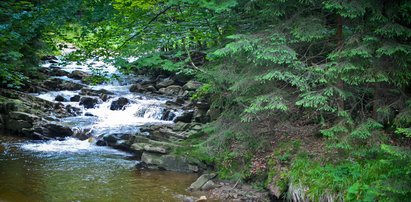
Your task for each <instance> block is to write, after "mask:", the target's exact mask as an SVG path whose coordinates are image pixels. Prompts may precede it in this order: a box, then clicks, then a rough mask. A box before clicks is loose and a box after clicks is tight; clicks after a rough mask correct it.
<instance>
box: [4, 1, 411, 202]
mask: <svg viewBox="0 0 411 202" xmlns="http://www.w3.org/2000/svg"><path fill="white" fill-rule="evenodd" d="M66 44H70V45H73V46H75V47H76V48H77V50H76V51H74V52H71V53H70V54H68V55H66V56H65V57H66V58H67V60H69V61H85V60H86V59H88V58H91V57H99V58H102V59H103V60H104V61H107V62H110V63H112V64H114V65H115V66H116V67H117V69H118V70H119V71H121V72H122V73H124V74H128V75H136V74H140V73H141V72H144V73H147V74H152V75H159V74H165V75H173V76H174V77H183V78H192V79H195V80H197V81H200V82H202V83H203V84H204V85H202V86H201V87H200V88H198V89H197V90H196V91H195V92H193V93H192V94H191V95H190V100H192V101H199V102H200V101H201V102H204V103H209V110H208V112H207V114H208V118H209V120H207V121H204V123H203V124H204V126H203V127H202V131H201V132H200V133H198V134H195V135H193V136H190V137H189V138H187V139H185V140H183V141H182V143H181V144H182V145H183V146H182V147H179V148H178V149H176V150H175V153H176V154H181V155H187V156H189V157H191V158H195V159H198V160H199V161H201V162H202V163H204V164H206V165H207V166H208V167H209V168H210V169H211V170H213V171H214V172H216V173H217V174H218V178H219V179H222V180H231V181H233V182H237V183H238V182H240V183H247V184H250V185H252V186H253V187H254V188H256V189H259V190H264V191H267V192H269V193H270V195H271V197H272V198H277V199H287V200H291V201H406V200H407V199H410V198H411V99H410V96H411V86H410V85H411V83H410V82H411V2H410V1H408V0H395V1H389V0H322V1H319V0H249V1H247V0H179V1H178V0H60V1H53V0H31V1H29V0H27V1H19V0H3V1H1V2H0V86H1V89H2V90H4V89H12V90H16V91H23V92H24V91H26V90H27V89H29V88H30V86H31V85H34V84H33V83H34V82H35V78H36V76H35V75H36V74H38V72H39V68H40V67H39V63H40V61H41V59H42V57H44V56H48V55H59V54H61V50H62V48H64V47H65V46H67V45H66ZM130 57H133V58H135V60H133V61H131V62H130V61H129V60H127V58H130ZM91 71H92V72H93V76H91V77H90V79H89V81H88V82H89V83H91V84H98V83H102V82H105V81H108V80H113V79H116V78H115V77H110V76H107V73H106V72H105V71H104V69H99V68H93V69H92V70H91ZM126 110H127V109H126Z"/></svg>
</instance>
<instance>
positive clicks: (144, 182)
mask: <svg viewBox="0 0 411 202" xmlns="http://www.w3.org/2000/svg"><path fill="white" fill-rule="evenodd" d="M88 64H89V65H92V66H98V65H100V66H101V65H103V66H107V68H105V70H106V71H107V73H108V74H114V73H117V72H116V70H115V69H114V67H112V66H110V65H107V64H105V63H101V62H96V61H92V60H90V61H88ZM48 65H50V64H45V66H48ZM62 69H64V70H66V71H73V70H75V69H80V70H82V71H89V70H88V68H87V65H78V64H75V63H71V64H68V65H65V66H64V67H62ZM59 78H60V79H65V80H72V79H69V78H67V77H59ZM121 79H122V80H120V81H115V82H111V83H108V84H104V85H99V86H90V88H93V89H95V90H98V89H106V90H109V91H112V92H114V95H111V98H110V99H109V100H108V101H106V102H100V103H99V104H98V105H97V106H96V107H95V108H93V109H84V108H83V106H79V104H78V102H64V103H63V104H64V105H72V106H74V107H78V108H80V109H81V114H80V115H79V116H75V117H68V118H64V119H61V120H59V123H61V124H64V125H67V126H70V127H72V128H73V129H79V130H81V129H91V131H92V134H93V136H94V137H96V138H98V137H99V136H101V135H104V134H108V133H132V134H134V133H135V132H136V131H138V129H139V127H141V126H142V125H146V124H172V121H170V120H161V117H162V114H163V110H164V108H165V105H164V103H165V102H166V101H167V98H160V97H153V96H152V97H148V96H145V95H142V94H133V93H130V92H129V91H128V88H129V87H130V84H131V83H132V82H133V79H134V78H128V77H127V76H121ZM72 81H75V80H72ZM75 82H79V81H75ZM78 93H79V92H78V91H55V92H47V93H44V94H37V95H36V96H38V97H40V98H42V99H46V100H49V101H54V98H55V97H56V96H57V95H62V96H63V97H65V98H67V99H69V98H70V97H71V96H73V95H76V94H78ZM119 97H126V98H128V99H129V100H130V101H131V104H129V105H127V106H126V109H125V110H118V111H113V110H110V104H111V102H112V101H114V100H116V99H117V98H119ZM172 113H174V114H175V115H178V114H179V113H181V112H180V111H178V110H174V111H173V112H172ZM87 114H89V115H90V114H92V115H93V116H86V115H87ZM137 163H138V161H137V160H134V159H133V156H132V155H130V154H128V153H125V152H122V151H118V150H115V149H112V148H109V147H99V146H96V145H94V144H93V143H90V142H89V141H87V140H86V141H81V140H78V139H74V138H67V139H65V140H63V141H57V140H52V141H31V140H25V139H19V138H12V137H10V136H7V135H2V134H0V201H182V199H181V197H182V196H184V195H189V193H187V192H186V191H185V189H186V188H187V187H188V186H189V185H190V184H191V183H192V182H193V181H194V180H195V178H196V175H191V174H182V173H175V172H165V171H140V170H137V169H135V165H136V164H137Z"/></svg>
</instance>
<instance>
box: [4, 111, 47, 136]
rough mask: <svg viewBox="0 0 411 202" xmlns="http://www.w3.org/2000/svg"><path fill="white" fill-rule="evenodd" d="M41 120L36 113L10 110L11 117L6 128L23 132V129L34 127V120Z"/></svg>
mask: <svg viewBox="0 0 411 202" xmlns="http://www.w3.org/2000/svg"><path fill="white" fill-rule="evenodd" d="M38 120H40V118H39V117H38V116H36V115H33V114H29V113H25V112H10V114H9V118H8V119H7V122H6V129H7V130H9V131H11V132H15V133H21V132H22V130H23V129H30V128H32V127H33V125H34V122H36V121H38Z"/></svg>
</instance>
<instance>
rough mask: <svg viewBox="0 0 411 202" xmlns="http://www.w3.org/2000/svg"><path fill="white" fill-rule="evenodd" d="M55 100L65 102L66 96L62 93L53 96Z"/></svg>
mask: <svg viewBox="0 0 411 202" xmlns="http://www.w3.org/2000/svg"><path fill="white" fill-rule="evenodd" d="M54 100H55V101H58V102H66V101H67V100H66V98H64V97H63V96H62V95H57V96H56V98H54Z"/></svg>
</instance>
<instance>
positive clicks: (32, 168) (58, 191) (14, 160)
mask: <svg viewBox="0 0 411 202" xmlns="http://www.w3.org/2000/svg"><path fill="white" fill-rule="evenodd" d="M136 163H137V161H136V160H132V157H131V156H130V155H129V154H127V153H123V152H119V151H117V150H114V149H110V148H107V147H97V146H94V145H92V144H90V143H88V142H87V141H79V140H75V139H68V140H66V141H60V142H58V141H50V142H33V141H28V140H24V139H18V138H14V137H9V136H4V135H1V134H0V201H16V202H17V201H18V202H20V201H30V202H35V201H167V202H169V201H171V202H172V201H182V199H181V198H182V196H185V195H190V193H187V192H186V191H185V189H186V188H187V187H188V186H189V185H190V184H191V183H192V182H193V181H195V179H196V177H197V176H196V175H192V174H182V173H175V172H165V171H160V172H155V171H139V170H136V169H135V167H134V166H135V165H136Z"/></svg>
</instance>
